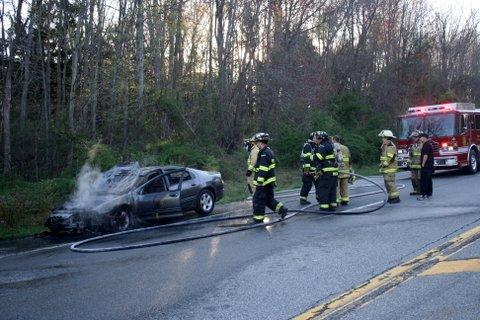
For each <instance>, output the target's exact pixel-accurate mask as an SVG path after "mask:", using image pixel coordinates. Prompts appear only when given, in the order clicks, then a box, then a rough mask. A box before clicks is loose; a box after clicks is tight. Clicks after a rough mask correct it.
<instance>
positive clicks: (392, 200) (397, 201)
mask: <svg viewBox="0 0 480 320" xmlns="http://www.w3.org/2000/svg"><path fill="white" fill-rule="evenodd" d="M388 203H400V198H393V199H388Z"/></svg>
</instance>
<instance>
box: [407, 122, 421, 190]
mask: <svg viewBox="0 0 480 320" xmlns="http://www.w3.org/2000/svg"><path fill="white" fill-rule="evenodd" d="M422 133H423V132H422V131H419V130H414V131H413V132H412V134H411V135H410V139H411V140H412V142H413V144H412V145H411V146H410V148H409V150H408V155H409V159H408V166H409V167H410V171H411V180H412V187H413V191H412V192H410V195H411V196H413V195H419V194H420V169H421V168H422V160H421V158H420V155H421V153H422V146H423V144H422V142H421V141H420V134H422Z"/></svg>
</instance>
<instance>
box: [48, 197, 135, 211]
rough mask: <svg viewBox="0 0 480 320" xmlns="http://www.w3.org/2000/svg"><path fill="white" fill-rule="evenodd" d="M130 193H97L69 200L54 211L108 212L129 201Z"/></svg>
mask: <svg viewBox="0 0 480 320" xmlns="http://www.w3.org/2000/svg"><path fill="white" fill-rule="evenodd" d="M129 199H130V194H129V193H128V194H124V195H120V196H118V195H95V196H91V197H88V199H82V201H75V202H67V203H65V204H64V205H63V206H62V207H60V208H58V209H57V210H54V212H62V213H65V212H68V211H71V212H75V211H96V212H99V213H106V212H109V211H111V210H112V209H114V208H115V207H117V206H119V205H121V204H126V203H129Z"/></svg>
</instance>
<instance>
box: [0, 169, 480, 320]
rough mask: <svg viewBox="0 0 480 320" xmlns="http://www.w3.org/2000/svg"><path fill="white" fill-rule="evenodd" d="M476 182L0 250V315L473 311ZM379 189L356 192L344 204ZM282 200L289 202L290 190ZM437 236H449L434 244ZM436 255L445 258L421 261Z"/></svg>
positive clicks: (442, 181)
mask: <svg viewBox="0 0 480 320" xmlns="http://www.w3.org/2000/svg"><path fill="white" fill-rule="evenodd" d="M479 182H480V177H479V175H474V176H464V175H453V174H444V175H440V176H436V177H435V179H434V197H433V198H432V199H430V200H428V201H425V202H419V201H417V200H416V199H415V197H412V196H409V195H408V193H409V191H410V185H409V181H408V180H401V181H399V183H404V184H406V185H407V188H405V189H403V190H402V191H401V198H402V202H401V203H400V204H396V205H387V206H385V207H384V208H383V209H381V210H379V211H377V212H374V213H370V214H367V215H358V216H355V215H344V216H342V215H317V214H301V215H298V216H296V217H294V218H292V219H290V220H287V221H285V222H281V223H278V224H276V225H273V226H270V227H264V228H257V229H253V230H248V231H244V232H239V233H234V234H229V235H224V236H219V237H212V238H207V239H202V240H195V241H191V242H185V243H179V244H172V245H165V246H159V247H151V248H145V249H135V250H128V251H118V252H110V253H98V254H97V253H95V254H83V253H74V252H71V251H70V250H69V249H68V247H67V246H62V245H61V244H59V245H60V247H55V248H50V249H41V248H40V249H39V248H36V249H35V250H34V251H24V252H20V253H18V254H13V255H12V253H11V252H9V253H8V255H4V256H2V257H0V318H1V319H288V318H292V317H295V316H299V318H308V317H309V316H319V317H320V316H322V315H321V313H311V314H309V315H307V314H305V312H308V311H309V310H312V308H313V310H314V309H315V308H316V307H318V306H322V305H327V306H328V307H329V310H331V311H332V314H331V315H326V316H327V317H330V318H345V319H480V308H479V306H480V287H479V286H478V283H479V280H480V272H478V271H480V268H479V270H478V271H476V270H477V269H476V262H477V260H476V259H475V258H480V241H479V240H476V239H477V238H478V237H477V236H476V235H477V233H476V231H475V230H476V229H475V228H476V227H478V226H480V211H479V205H478V200H479ZM357 186H359V185H357ZM365 190H368V188H363V187H362V188H359V187H357V188H356V189H354V190H353V193H361V192H364V191H365ZM370 190H373V189H370ZM380 199H381V196H380V195H375V196H368V197H361V198H356V199H354V200H352V202H351V204H350V205H349V206H348V208H354V207H361V206H364V205H366V204H368V203H372V202H376V201H379V200H380ZM283 201H284V202H286V204H287V206H288V207H290V208H294V207H298V199H297V198H296V197H293V198H284V199H283ZM245 205H246V204H243V205H240V206H238V208H237V209H239V208H241V207H242V206H245ZM239 213H241V211H239V212H235V213H234V214H239ZM218 224H220V223H218ZM218 224H217V225H215V224H211V225H209V224H206V225H200V226H194V227H181V228H180V227H179V228H174V229H170V230H168V232H163V233H162V232H160V230H157V231H155V232H149V233H148V234H146V235H135V236H128V237H125V238H115V239H110V240H109V241H107V243H98V244H95V246H101V245H110V244H111V243H109V242H115V243H116V244H118V243H124V244H128V243H138V242H141V241H146V240H151V239H154V238H157V237H166V238H168V237H172V236H178V235H185V236H190V235H193V234H200V233H205V232H209V231H212V230H219V229H221V228H223V227H221V226H218ZM222 224H225V222H223V223H222ZM471 230H474V231H471ZM469 231H470V233H468V232H469ZM466 233H468V236H467V235H465V234H466ZM478 233H479V234H480V231H479V232H478ZM459 235H461V236H460V237H459V238H458V239H460V240H458V239H456V238H455V237H456V236H459ZM451 239H454V240H451ZM455 239H456V240H455ZM448 241H451V243H453V244H456V245H457V246H453V247H451V246H445V245H443V244H445V243H446V242H447V243H449V242H448ZM55 245H56V244H55ZM457 247H458V248H457ZM433 249H434V250H433ZM457 249H458V250H457ZM425 252H432V253H431V254H428V255H425V256H422V254H424V253H425ZM419 256H420V257H422V258H421V259H419V258H418V257H419ZM437 256H438V257H440V258H438V261H437V260H435V261H433V260H431V259H433V258H435V257H437ZM412 259H413V260H412ZM429 259H430V260H429ZM435 259H436V258H435ZM440 260H441V262H442V263H446V265H442V267H441V268H438V270H440V271H438V270H437V271H435V272H433V271H431V270H433V269H431V268H433V267H435V266H437V265H440V263H438V264H437V262H439V261H440ZM411 261H414V263H412V262H411ZM432 261H433V262H432ZM452 261H453V262H455V261H457V262H458V261H461V266H463V267H460V268H458V267H457V268H452V266H451V265H449V264H448V263H449V262H452ZM465 261H467V262H465ZM466 265H469V267H468V268H467V267H465V266H466ZM412 266H415V268H413V267H412ZM397 270H400V272H399V273H398V274H395V275H394V273H395V272H396V271H397ZM452 270H454V271H452ZM465 270H467V271H468V272H465ZM429 272H430V273H429ZM377 279H381V281H377ZM387 280H388V281H390V280H391V281H390V282H388V281H387ZM387 282H388V283H391V284H390V285H389V286H387V287H385V286H384V283H387ZM365 283H368V285H362V284H365ZM388 283H387V284H388ZM382 286H383V287H382ZM385 288H386V289H385ZM352 296H353V298H352V299H351V300H349V302H348V303H346V302H345V301H346V300H345V299H344V298H345V297H352ZM338 297H344V298H343V300H341V299H340V300H339V298H338ZM337 311H338V312H337Z"/></svg>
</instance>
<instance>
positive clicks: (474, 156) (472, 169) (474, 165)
mask: <svg viewBox="0 0 480 320" xmlns="http://www.w3.org/2000/svg"><path fill="white" fill-rule="evenodd" d="M477 170H478V153H477V151H475V150H472V151H471V152H470V155H469V156H468V167H467V173H469V174H475V173H476V172H477Z"/></svg>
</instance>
